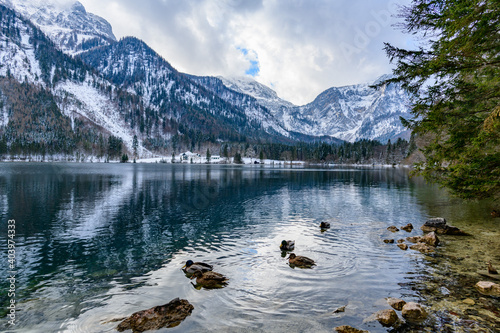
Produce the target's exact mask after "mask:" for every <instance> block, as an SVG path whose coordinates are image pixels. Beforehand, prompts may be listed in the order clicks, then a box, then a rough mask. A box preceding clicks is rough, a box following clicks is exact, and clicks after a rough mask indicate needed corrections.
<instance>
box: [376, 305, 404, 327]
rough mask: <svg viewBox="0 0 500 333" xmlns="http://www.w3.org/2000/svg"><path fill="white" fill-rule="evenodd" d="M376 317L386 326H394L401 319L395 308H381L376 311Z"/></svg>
mask: <svg viewBox="0 0 500 333" xmlns="http://www.w3.org/2000/svg"><path fill="white" fill-rule="evenodd" d="M375 318H376V319H377V320H378V322H379V323H380V324H382V326H385V327H389V326H394V325H395V324H396V323H398V321H399V318H398V314H397V313H396V311H394V310H393V309H386V310H380V311H378V312H377V313H375Z"/></svg>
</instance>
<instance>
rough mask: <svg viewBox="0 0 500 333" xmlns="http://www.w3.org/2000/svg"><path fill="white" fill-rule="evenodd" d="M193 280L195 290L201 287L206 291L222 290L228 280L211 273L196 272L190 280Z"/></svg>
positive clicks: (220, 275)
mask: <svg viewBox="0 0 500 333" xmlns="http://www.w3.org/2000/svg"><path fill="white" fill-rule="evenodd" d="M194 278H196V285H195V288H196V289H200V288H201V287H203V288H207V289H213V288H222V287H224V286H225V285H226V284H227V280H228V278H227V277H225V276H224V275H222V274H220V273H216V272H211V271H207V272H202V271H196V272H194V273H193V276H192V277H191V279H194Z"/></svg>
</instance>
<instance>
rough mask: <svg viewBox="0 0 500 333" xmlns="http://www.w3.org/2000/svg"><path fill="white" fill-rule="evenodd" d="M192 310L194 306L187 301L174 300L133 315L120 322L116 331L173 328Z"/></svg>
mask: <svg viewBox="0 0 500 333" xmlns="http://www.w3.org/2000/svg"><path fill="white" fill-rule="evenodd" d="M193 309H194V306H193V305H191V304H190V303H189V302H188V301H187V300H185V299H179V298H175V299H173V300H171V301H170V302H169V303H167V304H164V305H158V306H155V307H152V308H150V309H147V310H142V311H138V312H135V313H133V314H132V315H131V316H130V317H128V318H126V319H125V320H124V321H122V322H121V323H120V324H119V325H118V326H117V327H116V329H117V330H118V332H123V331H126V330H132V332H134V333H136V332H144V331H147V330H157V329H160V328H163V327H174V326H177V325H179V324H180V323H181V322H182V321H183V320H184V319H185V318H186V317H187V316H189V315H190V314H191V312H192V311H193Z"/></svg>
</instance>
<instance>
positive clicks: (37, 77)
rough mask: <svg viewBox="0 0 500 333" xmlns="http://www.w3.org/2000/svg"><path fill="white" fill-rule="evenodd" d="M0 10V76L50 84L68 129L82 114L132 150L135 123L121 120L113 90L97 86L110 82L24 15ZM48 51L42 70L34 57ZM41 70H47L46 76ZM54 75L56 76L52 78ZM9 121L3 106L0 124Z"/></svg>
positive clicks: (37, 58) (48, 88)
mask: <svg viewBox="0 0 500 333" xmlns="http://www.w3.org/2000/svg"><path fill="white" fill-rule="evenodd" d="M0 10H1V13H0V14H2V15H0V17H1V19H0V63H1V64H3V66H0V76H4V77H10V78H12V79H15V80H16V81H18V82H23V83H26V84H32V85H34V86H39V87H43V88H44V89H46V90H49V91H50V93H51V94H52V95H53V96H54V102H55V103H56V104H57V106H58V108H59V110H60V111H61V112H62V113H63V114H64V115H66V116H67V117H69V118H70V119H71V123H72V125H73V126H72V127H73V130H75V128H74V120H75V118H79V119H83V120H85V122H86V123H87V124H91V126H92V127H95V128H97V129H98V130H99V131H102V132H105V133H108V134H111V135H114V136H116V137H119V138H121V139H122V140H123V142H124V143H125V145H126V146H127V147H128V149H129V150H131V149H132V140H133V136H134V134H136V133H135V132H134V129H132V128H131V126H130V125H129V124H127V123H125V121H124V118H123V116H122V115H121V112H120V109H119V107H118V106H117V103H116V101H115V100H113V98H112V94H110V93H107V94H106V93H105V92H104V91H103V89H102V88H101V90H99V89H97V88H96V87H97V86H100V87H109V88H110V89H109V90H108V91H112V90H113V89H112V85H111V84H110V83H109V82H107V81H106V80H105V79H103V78H102V77H99V76H96V75H95V74H93V73H91V72H89V71H88V67H84V66H83V64H82V63H79V62H78V61H75V60H74V59H72V58H70V57H69V56H67V55H65V54H63V53H61V52H59V51H57V50H55V49H54V46H53V45H52V44H51V43H50V41H49V40H48V39H47V37H45V36H43V34H42V33H41V32H40V31H39V30H38V29H37V28H36V27H35V26H33V25H32V24H31V23H30V22H29V21H26V20H25V19H22V18H21V17H19V16H18V15H16V14H13V12H12V11H10V10H9V9H6V8H5V7H3V6H1V5H0ZM2 16H3V17H2ZM41 45H43V46H41ZM50 56H55V57H56V58H52V59H50V61H49V62H47V63H44V70H42V66H41V62H40V60H39V59H40V58H48V57H50ZM47 66H48V67H47ZM63 71H66V74H65V75H66V76H63V75H62V72H63ZM44 72H46V73H49V75H48V77H47V78H45V79H43V78H44V77H45V76H46V75H44ZM56 76H58V77H59V79H57V80H56V79H55V77H56ZM75 77H77V79H75ZM52 85H55V86H54V87H53V86H52ZM0 98H1V99H4V96H2V94H0ZM27 107H28V108H29V106H27ZM8 122H9V112H8V110H7V109H6V108H5V107H2V109H1V110H0V127H5V126H7V125H8ZM142 151H143V148H142V147H139V152H142ZM144 152H146V151H145V150H144Z"/></svg>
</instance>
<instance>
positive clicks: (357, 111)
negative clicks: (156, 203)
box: [0, 0, 408, 154]
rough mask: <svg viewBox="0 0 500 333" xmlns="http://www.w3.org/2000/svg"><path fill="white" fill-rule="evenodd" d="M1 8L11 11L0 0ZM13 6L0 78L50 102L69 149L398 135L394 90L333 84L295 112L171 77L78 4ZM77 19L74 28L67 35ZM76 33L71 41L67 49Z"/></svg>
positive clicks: (247, 87)
mask: <svg viewBox="0 0 500 333" xmlns="http://www.w3.org/2000/svg"><path fill="white" fill-rule="evenodd" d="M5 3H9V4H10V7H9V8H12V7H16V5H14V4H13V2H12V1H11V0H0V4H5ZM16 3H17V4H18V5H17V7H19V1H17V2H16ZM22 3H23V4H24V7H23V6H21V7H22V8H21V9H22V10H21V13H20V12H18V11H17V10H16V11H15V13H16V14H15V15H20V17H22V18H20V17H19V18H16V19H14V20H13V21H14V22H16V23H15V24H10V23H9V22H10V21H8V20H2V24H3V25H4V29H3V32H2V34H1V35H0V37H1V39H2V41H1V43H2V45H3V48H2V49H1V50H0V60H1V61H2V63H3V64H6V66H2V67H0V76H3V77H5V78H9V80H11V79H15V80H17V81H18V82H19V83H21V84H28V85H32V88H29V89H35V90H33V91H34V92H32V93H31V92H30V93H29V94H28V95H36V94H40V93H41V92H36V91H38V90H36V89H42V90H44V91H46V92H47V94H48V95H47V96H52V97H50V98H52V99H53V101H54V103H55V105H56V107H57V108H58V109H59V113H58V112H55V111H54V112H52V111H51V112H52V113H51V115H52V116H51V117H56V118H57V117H59V116H62V117H63V118H64V117H65V118H64V119H66V120H64V122H65V124H67V123H66V121H69V122H68V123H69V124H70V127H71V131H73V133H72V134H69V132H67V131H69V130H68V126H66V125H64V126H61V128H64V129H65V130H64V131H66V132H67V133H68V137H72V138H75V140H76V141H75V142H77V143H76V146H75V147H73V148H71V149H80V148H78V147H77V146H78V145H83V146H85V147H88V146H91V147H94V146H97V145H98V142H97V141H98V140H100V139H99V136H100V135H101V136H102V135H104V139H106V138H108V137H109V136H113V137H116V138H119V139H120V140H121V141H122V142H123V144H124V146H125V147H126V150H127V151H128V152H131V151H133V150H134V149H137V150H138V151H139V153H143V154H144V153H149V154H154V153H155V152H156V153H160V154H165V153H166V152H167V151H172V150H174V151H176V150H178V149H179V147H181V146H182V147H186V148H188V149H195V148H196V149H198V150H199V149H200V147H201V146H202V145H203V143H204V142H212V143H216V142H247V140H250V141H252V142H278V143H288V144H293V143H295V142H298V141H306V142H314V141H326V142H333V143H339V142H341V141H340V139H341V140H346V141H351V142H353V141H356V140H361V139H371V140H380V141H382V142H385V141H387V140H389V139H394V138H397V137H400V136H404V135H407V133H405V130H406V129H404V127H402V125H401V124H400V122H399V116H406V115H408V107H407V105H405V104H406V103H407V96H406V95H405V94H404V93H402V90H401V89H400V87H398V86H397V85H389V86H387V85H385V86H384V85H383V86H382V87H381V88H380V89H378V90H375V89H372V88H369V85H370V84H368V83H364V84H358V85H352V86H344V87H332V88H329V89H327V90H325V91H324V92H322V93H321V94H319V95H318V96H317V97H316V98H315V100H314V101H312V102H311V103H308V104H306V105H303V106H296V105H294V104H292V103H290V102H287V101H285V100H283V99H281V98H279V96H278V95H277V94H276V92H275V91H274V90H272V89H271V88H269V87H267V86H265V85H262V84H260V83H258V82H257V81H255V80H254V79H253V78H249V77H233V78H224V77H214V76H205V77H199V76H195V75H190V74H185V73H180V72H178V71H177V70H176V69H175V68H174V67H173V66H172V65H171V64H170V63H169V62H168V61H167V60H165V59H164V58H163V57H162V56H161V55H159V54H158V53H157V52H156V51H155V50H153V49H152V48H151V47H149V46H148V45H147V44H146V43H145V42H144V41H142V40H140V39H138V38H136V37H125V38H121V39H120V40H116V38H115V37H114V35H113V34H112V28H111V26H110V25H109V23H107V22H106V21H105V20H104V19H101V18H99V19H100V20H102V21H100V20H97V19H95V20H93V19H92V18H93V17H96V16H92V14H91V13H88V12H87V11H86V10H85V8H84V7H83V5H81V3H79V2H76V3H74V4H73V5H72V6H69V7H67V8H63V9H56V8H55V7H50V6H49V5H48V6H46V7H44V5H43V3H44V2H43V1H38V0H36V1H35V0H32V1H30V2H22ZM30 6H31V7H30ZM0 7H3V6H0ZM4 8H6V7H4ZM5 10H6V9H3V11H5ZM59 10H60V11H59ZM23 13H24V14H23ZM30 13H31V14H30ZM61 13H62V14H61ZM28 14H30V15H31V16H30V15H28ZM9 15H14V14H12V13H9V14H8V15H7V16H9ZM26 16H29V17H30V18H31V19H37V20H38V24H37V23H33V22H32V21H31V20H30V19H28V18H27V17H26ZM23 20H24V21H23ZM44 20H45V21H44ZM82 20H83V21H82ZM79 22H80V23H82V22H83V23H82V24H83V25H81V27H82V28H83V29H81V30H78V29H76V30H75V29H74V25H73V24H76V25H78V24H80V23H79ZM103 22H105V23H103ZM41 23H44V24H41ZM94 25H95V26H94ZM44 27H45V31H47V30H48V33H49V35H46V34H45V33H44V32H43V29H44ZM47 27H51V28H50V29H49V28H47ZM72 27H73V28H72ZM64 29H66V30H65V31H66V32H67V33H69V35H64V36H66V37H64V38H62V37H61V36H62V35H60V34H58V33H53V32H54V31H62V30H64ZM51 32H52V34H50V33H51ZM80 33H82V34H80ZM84 33H85V34H89V35H88V36H89V39H84V37H82V36H83V34H84ZM101 33H102V35H101ZM75 34H76V35H78V34H80V35H78V36H77V38H76V37H75V38H73V39H72V40H73V42H71V43H68V41H69V40H70V39H71V38H72V37H68V36H75ZM96 38H97V39H96ZM49 40H50V42H49ZM75 41H76V42H75ZM89 41H90V42H89ZM91 41H95V43H94V42H91ZM86 42H87V44H85V43H86ZM382 79H383V77H381V78H379V79H377V80H382ZM9 80H4V81H3V86H4V87H5V86H6V84H8V82H12V81H9ZM375 82H377V81H375ZM36 87H39V88H36ZM4 91H8V89H7V90H5V89H4ZM30 91H31V90H30ZM0 92H1V91H0ZM44 96H45V95H44ZM16 98H17V97H16ZM46 98H49V97H46ZM50 98H49V99H50ZM28 104H29V103H28ZM23 112H24V111H23ZM59 114H60V115H59ZM0 115H1V117H0V132H1V131H2V128H4V129H5V128H6V127H8V124H9V117H10V115H9V110H7V109H6V107H5V105H4V106H3V108H2V112H0ZM23 117H25V116H23ZM20 123H22V122H20ZM20 123H19V124H20ZM79 126H82V128H81V129H80V128H79ZM80 130H82V131H83V132H85V133H87V134H85V135H87V139H85V140H87V141H85V140H84V141H85V142H87V143H85V144H83V143H78V142H83V141H81V140H83V139H81V138H80V137H79V136H78V135H76V136H75V133H77V132H79V131H80ZM4 133H5V130H4ZM42 137H43V136H42ZM78 140H80V141H78ZM135 140H137V141H138V147H137V146H136V148H134V142H135ZM42 141H43V140H42ZM81 149H83V148H81ZM85 149H87V148H85ZM87 150H88V149H87ZM91 150H95V149H94V148H91Z"/></svg>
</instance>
